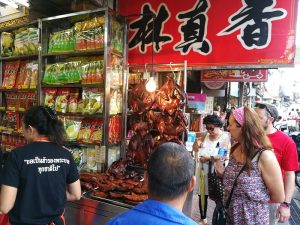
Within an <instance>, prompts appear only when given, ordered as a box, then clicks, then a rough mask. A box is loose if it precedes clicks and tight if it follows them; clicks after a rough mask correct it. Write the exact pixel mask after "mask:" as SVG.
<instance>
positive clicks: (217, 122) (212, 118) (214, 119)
mask: <svg viewBox="0 0 300 225" xmlns="http://www.w3.org/2000/svg"><path fill="white" fill-rule="evenodd" d="M203 124H205V125H207V124H213V125H214V126H215V127H220V128H221V127H223V122H222V120H221V118H220V117H219V116H217V115H208V116H206V117H205V118H204V119H203Z"/></svg>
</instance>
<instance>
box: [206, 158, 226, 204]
mask: <svg viewBox="0 0 300 225" xmlns="http://www.w3.org/2000/svg"><path fill="white" fill-rule="evenodd" d="M213 164H214V157H213V156H211V160H210V161H209V163H208V174H207V180H208V196H209V198H210V199H211V200H213V201H215V202H222V200H223V193H224V186H223V182H222V178H221V177H219V176H217V174H216V172H215V170H214V169H213V166H212V165H213Z"/></svg>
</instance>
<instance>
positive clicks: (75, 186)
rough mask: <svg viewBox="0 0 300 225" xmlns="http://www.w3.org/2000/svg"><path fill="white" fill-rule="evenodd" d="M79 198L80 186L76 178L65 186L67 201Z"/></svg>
mask: <svg viewBox="0 0 300 225" xmlns="http://www.w3.org/2000/svg"><path fill="white" fill-rule="evenodd" d="M80 198H81V186H80V181H79V180H77V181H75V182H74V183H71V184H68V186H67V201H76V200H80Z"/></svg>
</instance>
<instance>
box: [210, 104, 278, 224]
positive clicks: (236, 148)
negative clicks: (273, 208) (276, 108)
mask: <svg viewBox="0 0 300 225" xmlns="http://www.w3.org/2000/svg"><path fill="white" fill-rule="evenodd" d="M228 130H229V132H230V134H231V137H232V139H233V140H234V141H235V142H236V143H235V144H234V145H233V146H232V148H231V152H230V159H229V164H228V166H227V167H226V168H224V166H223V165H222V164H221V163H220V161H218V162H216V164H215V167H216V171H217V173H218V174H219V175H222V176H223V184H224V188H225V193H224V200H223V202H224V205H226V203H227V201H228V199H229V198H230V197H229V196H230V193H231V191H232V190H233V192H232V197H231V199H230V204H229V208H228V211H227V213H228V214H227V215H228V218H227V224H244V225H252V224H253V225H254V224H255V225H265V224H269V208H268V201H269V199H271V200H272V201H274V202H283V201H284V188H283V182H282V175H281V170H280V167H279V164H278V162H277V159H276V157H275V154H274V152H273V151H272V145H271V143H270V141H269V139H268V137H267V136H266V134H265V131H264V129H263V127H262V125H261V122H260V119H259V117H258V115H257V113H256V112H255V111H254V110H253V109H251V108H249V107H246V106H245V107H242V108H238V109H236V110H234V111H233V112H232V113H231V115H230V117H229V126H228ZM235 180H236V182H235Z"/></svg>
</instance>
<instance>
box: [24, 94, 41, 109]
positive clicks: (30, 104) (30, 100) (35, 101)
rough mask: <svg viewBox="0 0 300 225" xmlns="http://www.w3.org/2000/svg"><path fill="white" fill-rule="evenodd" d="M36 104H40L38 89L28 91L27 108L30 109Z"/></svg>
mask: <svg viewBox="0 0 300 225" xmlns="http://www.w3.org/2000/svg"><path fill="white" fill-rule="evenodd" d="M36 105H38V99H37V92H36V91H30V92H27V103H26V109H29V108H31V107H33V106H36Z"/></svg>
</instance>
